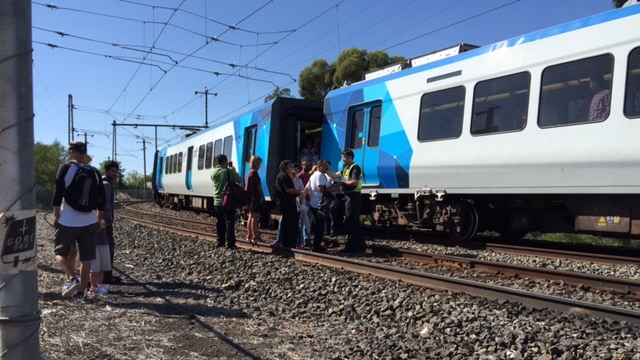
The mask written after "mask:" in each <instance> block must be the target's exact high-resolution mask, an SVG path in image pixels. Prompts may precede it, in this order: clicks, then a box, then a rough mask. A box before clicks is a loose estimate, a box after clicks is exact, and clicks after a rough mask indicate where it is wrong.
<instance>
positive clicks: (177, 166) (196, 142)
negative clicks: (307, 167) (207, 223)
mask: <svg viewBox="0 0 640 360" xmlns="http://www.w3.org/2000/svg"><path fill="white" fill-rule="evenodd" d="M321 124H322V103H321V102H314V101H306V100H301V99H293V98H278V99H276V100H272V101H269V102H267V103H265V104H263V105H261V106H259V107H257V108H255V109H252V110H251V111H249V112H247V113H245V114H243V115H241V116H238V117H234V118H232V119H227V120H224V121H220V122H218V123H216V124H212V126H211V128H209V129H207V130H203V131H200V132H198V133H196V134H193V135H191V136H189V137H187V138H185V139H183V140H182V141H181V142H180V143H178V144H175V145H171V146H168V147H166V148H164V149H161V150H159V151H158V152H157V153H156V155H155V160H154V169H153V187H154V193H155V194H156V195H155V196H156V199H155V200H156V202H157V203H158V204H160V205H162V206H171V207H173V208H175V209H189V210H196V211H205V212H211V211H212V209H213V198H212V194H213V184H212V182H211V171H212V170H213V167H214V166H215V165H216V164H215V158H216V156H217V155H219V154H225V155H226V156H227V158H228V159H229V160H230V161H231V162H232V164H233V165H234V167H235V168H236V169H237V171H238V172H239V173H240V175H241V176H242V178H243V179H245V178H246V176H247V175H248V174H249V170H250V168H249V159H250V157H251V155H258V156H260V157H261V158H262V159H264V165H263V167H262V168H261V169H260V171H259V174H260V177H261V179H262V186H263V189H264V192H265V197H266V199H267V201H271V200H272V195H273V194H274V191H275V190H274V188H273V179H275V177H276V174H277V173H278V165H279V162H280V161H281V160H283V159H291V160H293V161H295V160H296V159H297V158H298V156H299V154H300V145H299V144H301V143H302V139H304V138H305V137H308V136H318V137H319V134H320V128H321Z"/></svg>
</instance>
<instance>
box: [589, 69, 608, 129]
mask: <svg viewBox="0 0 640 360" xmlns="http://www.w3.org/2000/svg"><path fill="white" fill-rule="evenodd" d="M589 88H590V89H591V91H593V98H592V99H591V107H589V121H603V120H604V119H606V118H607V117H608V116H609V109H610V108H611V92H610V91H609V89H606V88H605V87H604V78H603V76H602V75H601V74H594V75H591V77H590V78H589Z"/></svg>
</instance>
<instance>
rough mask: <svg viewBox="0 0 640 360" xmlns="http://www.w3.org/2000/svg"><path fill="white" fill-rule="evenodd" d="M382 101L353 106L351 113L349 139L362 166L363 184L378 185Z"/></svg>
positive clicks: (350, 146)
mask: <svg viewBox="0 0 640 360" xmlns="http://www.w3.org/2000/svg"><path fill="white" fill-rule="evenodd" d="M381 116H382V105H381V103H380V102H375V103H371V104H364V105H361V106H358V107H356V108H353V109H352V110H351V112H350V114H349V137H348V139H349V141H348V143H347V146H348V147H349V148H351V149H352V150H353V154H354V158H353V161H355V163H356V164H358V165H360V167H361V168H362V186H378V185H379V184H380V180H379V177H378V157H379V155H380V147H379V145H380V124H381Z"/></svg>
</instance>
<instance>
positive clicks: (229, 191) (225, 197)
mask: <svg viewBox="0 0 640 360" xmlns="http://www.w3.org/2000/svg"><path fill="white" fill-rule="evenodd" d="M248 203H249V193H248V192H247V190H245V189H244V188H243V187H242V186H240V185H238V184H236V183H235V182H233V181H231V175H230V174H229V169H227V186H226V187H225V188H224V191H223V192H222V207H223V208H225V209H228V210H232V209H238V208H241V207H243V206H246V205H247V204H248Z"/></svg>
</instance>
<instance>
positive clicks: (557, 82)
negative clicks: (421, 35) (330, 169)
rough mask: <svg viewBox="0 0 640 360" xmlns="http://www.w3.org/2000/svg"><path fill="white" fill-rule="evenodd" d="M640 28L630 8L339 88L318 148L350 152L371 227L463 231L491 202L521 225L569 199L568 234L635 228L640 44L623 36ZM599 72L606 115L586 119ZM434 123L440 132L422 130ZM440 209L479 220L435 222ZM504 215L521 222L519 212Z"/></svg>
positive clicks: (636, 9)
mask: <svg viewBox="0 0 640 360" xmlns="http://www.w3.org/2000/svg"><path fill="white" fill-rule="evenodd" d="M639 21H640V6H631V7H628V8H625V9H620V10H614V11H611V12H607V13H604V14H601V15H596V16H593V17H590V18H586V19H583V20H578V21H574V22H572V23H568V24H565V25H560V26H556V27H553V28H549V29H546V30H542V31H538V32H535V33H532V34H528V35H525V36H522V37H518V38H513V39H510V40H507V41H504V42H499V43H496V44H493V45H490V46H485V47H482V48H478V49H475V50H471V51H469V52H466V53H463V54H460V55H457V56H452V57H450V58H446V59H444V60H440V61H436V62H433V63H429V64H425V65H422V66H419V67H416V68H411V69H406V70H403V71H401V72H399V73H395V74H392V75H388V76H386V77H382V78H378V79H373V80H368V81H363V82H360V83H357V84H354V85H351V86H349V87H345V88H341V89H338V90H335V91H333V92H331V93H330V94H329V95H328V96H327V98H326V99H325V104H324V109H325V127H324V129H325V134H324V135H325V140H323V142H334V143H335V144H336V145H337V147H338V148H340V149H344V148H353V149H354V153H355V154H356V159H355V161H356V162H357V163H359V164H360V165H361V166H362V168H363V170H364V178H363V193H364V194H365V195H364V196H366V197H367V198H368V199H369V200H371V202H370V203H371V206H370V208H371V210H372V212H373V215H374V220H376V222H379V221H378V220H379V219H381V218H383V219H384V222H385V223H396V224H414V225H415V224H420V225H421V226H430V227H432V228H434V229H439V230H443V231H445V232H456V231H459V230H456V229H459V228H461V227H462V228H465V227H466V228H467V229H466V230H464V231H462V234H463V237H464V236H468V235H469V236H470V235H471V234H473V233H474V232H475V230H476V229H477V227H478V225H479V223H480V222H481V220H478V217H479V216H478V213H479V212H480V213H481V214H480V215H483V214H482V211H483V210H479V209H478V208H479V207H480V206H482V205H485V207H486V208H488V209H494V208H495V207H496V206H503V205H504V206H506V207H512V208H517V211H518V212H519V214H523V215H521V218H520V219H517V220H518V221H515V222H520V223H528V222H529V221H530V220H531V217H532V216H533V215H532V214H533V210H532V207H533V206H539V207H540V208H544V207H545V206H557V205H556V204H558V203H562V204H563V205H562V206H563V207H564V208H563V209H562V210H563V211H567V213H568V214H569V215H570V216H574V217H575V219H576V223H575V224H573V223H569V222H567V227H566V228H568V229H571V228H572V227H573V228H575V229H577V230H584V229H585V228H589V226H586V227H585V226H582V225H581V224H583V223H584V221H587V222H588V221H595V220H597V219H598V218H599V217H601V216H604V217H606V218H616V217H618V218H619V217H620V215H622V216H623V217H624V218H625V219H626V220H625V221H628V223H627V225H624V226H620V229H614V228H613V227H608V228H606V229H604V231H618V230H621V231H622V232H625V231H626V232H632V233H638V232H640V229H638V226H639V225H640V222H638V221H637V220H632V219H633V218H638V217H639V216H640V214H637V213H638V212H639V210H638V209H637V206H635V205H633V203H634V201H635V200H634V199H637V198H638V194H640V182H639V181H638V179H640V156H639V154H638V148H637V145H636V143H637V141H636V139H635V134H637V133H638V131H640V122H639V121H637V120H634V118H635V117H638V116H640V113H636V114H632V115H629V114H630V110H629V108H630V105H629V102H630V99H631V97H632V94H629V93H630V91H633V89H636V90H637V93H636V96H638V93H640V64H635V63H637V62H638V61H640V60H639V59H640V48H639V46H640V36H638V34H637V33H634V32H630V31H626V30H625V29H629V28H632V27H633V26H634V24H637V23H638V22H639ZM612 34H616V36H612ZM618 35H619V36H618ZM567 44H572V45H571V46H568V45H567ZM627 68H629V71H628V72H627ZM595 70H598V71H601V72H602V74H601V75H603V80H604V83H606V85H607V87H609V88H610V93H611V110H610V113H609V114H608V117H607V118H606V119H604V120H603V119H600V120H597V121H595V120H594V121H590V120H589V121H588V120H587V118H588V116H591V115H590V114H589V103H590V101H591V97H592V93H591V91H590V89H589V87H588V83H589V80H590V77H592V76H593V73H594V72H595ZM483 94H484V95H483ZM550 104H552V105H553V106H552V105H550ZM549 109H554V110H555V113H550V111H549ZM453 110H455V111H453ZM430 116H431V117H432V118H435V117H438V116H440V117H441V119H440V120H442V121H440V122H439V123H437V124H439V125H441V126H443V127H445V128H444V129H442V128H440V129H437V128H429V127H428V126H425V124H426V125H429V124H428V123H426V122H425V121H424V119H429V117H430ZM454 119H457V120H459V121H458V122H456V121H453V120H454ZM448 127H450V128H448ZM430 132H431V133H442V134H444V135H442V136H440V137H437V136H435V137H430ZM327 155H329V156H338V155H339V153H337V152H335V153H332V154H329V153H327ZM323 156H324V154H323ZM381 194H387V195H386V196H380V195H381ZM607 195H620V196H619V197H615V198H608V199H605V198H603V196H607ZM623 196H624V197H623ZM532 197H533V198H532ZM418 198H422V200H420V201H418V202H416V203H414V199H418ZM425 198H426V200H425ZM446 198H449V199H455V200H456V202H457V204H454V205H451V204H447V203H446V201H444V199H446ZM381 199H385V201H386V204H384V205H383V204H381V202H382V200H381ZM398 199H400V201H398ZM435 202H440V203H439V205H433V204H434V203H435ZM534 203H535V204H534ZM540 203H543V205H540ZM398 204H400V205H398ZM474 204H475V205H474ZM477 204H480V205H479V206H478V205H477ZM496 204H499V205H496ZM514 204H518V205H514ZM586 204H591V205H586ZM399 206H400V207H404V206H406V208H400V207H399ZM443 208H446V209H447V210H446V211H449V212H451V213H455V214H456V215H455V216H452V217H451V218H454V217H457V218H464V217H465V216H469V217H470V218H471V219H470V220H469V221H468V224H467V225H464V224H463V225H461V224H460V223H456V222H455V221H454V220H451V221H450V222H449V224H448V225H442V224H435V223H433V217H434V215H433V214H434V212H441V211H442V209H443ZM569 210H570V211H569ZM486 211H487V212H488V213H489V216H494V215H496V214H494V213H490V212H491V211H493V210H486ZM505 213H506V214H507V217H510V218H509V219H507V220H506V222H507V223H509V222H511V223H513V222H514V221H513V219H514V214H516V211H515V210H514V211H512V210H507V211H505ZM387 214H390V215H388V216H387ZM484 215H486V214H484ZM496 216H497V215H496ZM563 216H564V215H563ZM426 217H430V218H429V219H428V221H425V220H424V218H426ZM480 217H481V216H480ZM559 217H560V216H559ZM438 218H442V216H440V215H438ZM585 219H586V220H585ZM594 219H595V220H594ZM456 221H457V220H456ZM508 225H509V224H508ZM500 226H501V227H504V224H501V225H500ZM625 226H626V228H625Z"/></svg>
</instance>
